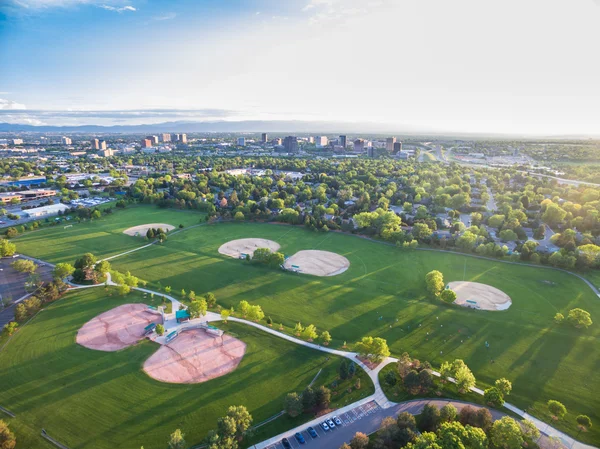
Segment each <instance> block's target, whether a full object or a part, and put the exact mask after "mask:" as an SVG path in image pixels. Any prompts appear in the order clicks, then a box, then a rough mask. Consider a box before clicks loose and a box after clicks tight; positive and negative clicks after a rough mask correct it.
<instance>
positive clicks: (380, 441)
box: [373, 416, 400, 449]
mask: <svg viewBox="0 0 600 449" xmlns="http://www.w3.org/2000/svg"><path fill="white" fill-rule="evenodd" d="M399 433H400V429H398V426H397V425H396V420H395V419H394V418H393V417H391V416H388V417H386V418H383V420H382V421H381V424H380V426H379V430H378V431H377V436H376V438H375V440H374V441H373V448H374V449H394V448H395V447H398V446H399Z"/></svg>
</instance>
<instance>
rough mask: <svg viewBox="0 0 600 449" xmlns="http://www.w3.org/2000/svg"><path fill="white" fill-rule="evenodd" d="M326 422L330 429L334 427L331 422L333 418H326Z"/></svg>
mask: <svg viewBox="0 0 600 449" xmlns="http://www.w3.org/2000/svg"><path fill="white" fill-rule="evenodd" d="M327 424H329V428H330V429H333V428H334V427H335V423H334V422H333V420H332V419H328V420H327Z"/></svg>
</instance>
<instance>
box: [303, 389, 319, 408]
mask: <svg viewBox="0 0 600 449" xmlns="http://www.w3.org/2000/svg"><path fill="white" fill-rule="evenodd" d="M315 405H316V393H315V391H314V390H313V389H312V387H311V386H310V385H309V386H308V387H306V389H305V390H304V391H303V392H302V407H303V409H304V410H305V411H309V410H312V409H313V408H315Z"/></svg>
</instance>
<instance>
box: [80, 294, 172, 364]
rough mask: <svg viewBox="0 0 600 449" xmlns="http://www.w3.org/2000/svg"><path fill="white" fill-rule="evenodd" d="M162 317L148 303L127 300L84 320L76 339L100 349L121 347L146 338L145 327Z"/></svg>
mask: <svg viewBox="0 0 600 449" xmlns="http://www.w3.org/2000/svg"><path fill="white" fill-rule="evenodd" d="M160 322H161V317H160V315H158V314H157V313H153V312H150V311H149V310H148V306H146V305H145V304H124V305H122V306H119V307H115V308H114V309H111V310H109V311H108V312H104V313H102V314H100V315H98V316H97V317H95V318H93V319H91V320H90V321H88V322H87V323H85V324H84V325H83V326H82V327H81V329H79V331H78V332H77V340H76V341H77V343H78V344H80V345H82V346H85V347H86V348H90V349H95V350H97V351H108V352H112V351H118V350H119V349H123V348H126V347H128V346H131V345H134V344H135V343H137V342H138V341H139V340H141V339H142V338H144V328H145V327H146V326H147V325H148V324H150V323H157V324H158V323H160Z"/></svg>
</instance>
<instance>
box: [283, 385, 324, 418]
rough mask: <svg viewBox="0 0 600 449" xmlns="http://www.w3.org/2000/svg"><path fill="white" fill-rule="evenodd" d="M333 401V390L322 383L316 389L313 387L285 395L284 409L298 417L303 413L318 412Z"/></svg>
mask: <svg viewBox="0 0 600 449" xmlns="http://www.w3.org/2000/svg"><path fill="white" fill-rule="evenodd" d="M330 402H331V390H330V389H329V388H327V387H326V386H324V385H321V386H320V387H319V388H317V389H316V390H313V388H312V387H310V386H309V387H306V389H305V390H304V391H303V392H302V393H301V394H298V393H296V392H293V393H288V394H287V396H286V397H285V402H284V410H285V411H286V413H288V414H289V415H290V416H291V417H296V416H298V415H300V414H302V413H316V412H318V411H319V410H323V409H326V408H327V407H329V403H330Z"/></svg>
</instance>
